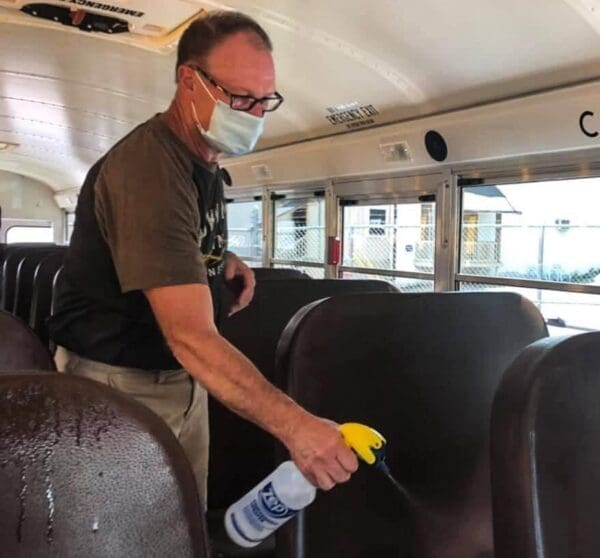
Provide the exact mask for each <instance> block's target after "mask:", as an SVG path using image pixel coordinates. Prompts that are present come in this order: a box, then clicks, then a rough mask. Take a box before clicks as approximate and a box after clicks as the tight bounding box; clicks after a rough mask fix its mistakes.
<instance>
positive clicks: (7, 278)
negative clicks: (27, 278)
mask: <svg viewBox="0 0 600 558" xmlns="http://www.w3.org/2000/svg"><path fill="white" fill-rule="evenodd" d="M55 247H56V245H55V244H29V245H27V244H9V245H7V246H6V247H5V248H4V261H3V263H2V276H1V277H0V308H1V309H2V310H6V311H8V312H12V311H13V310H14V304H15V293H16V288H17V276H18V271H19V267H20V265H21V262H22V261H23V259H25V257H27V256H33V255H35V254H40V253H48V252H50V251H51V250H52V249H53V248H55Z"/></svg>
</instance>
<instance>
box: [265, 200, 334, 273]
mask: <svg viewBox="0 0 600 558" xmlns="http://www.w3.org/2000/svg"><path fill="white" fill-rule="evenodd" d="M273 211H274V224H275V227H274V230H275V235H274V238H273V264H274V267H290V268H294V269H299V270H300V271H303V272H305V273H307V274H308V275H310V276H311V277H313V278H315V279H322V278H323V277H324V276H325V267H324V263H325V200H324V199H323V198H291V199H287V198H285V199H282V200H276V201H275V202H274V204H273Z"/></svg>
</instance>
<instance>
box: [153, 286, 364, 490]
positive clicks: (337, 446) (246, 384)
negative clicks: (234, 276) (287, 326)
mask: <svg viewBox="0 0 600 558" xmlns="http://www.w3.org/2000/svg"><path fill="white" fill-rule="evenodd" d="M144 292H145V294H146V296H147V298H148V300H149V302H150V305H151V306H152V310H153V312H154V315H155V316H156V319H157V321H158V323H159V325H160V327H161V329H162V332H163V334H164V336H165V338H166V340H167V342H168V344H169V346H170V347H171V350H172V351H173V354H174V355H175V357H176V358H177V360H178V361H179V362H180V363H181V365H182V366H183V367H184V368H185V369H186V370H187V371H188V372H189V373H190V374H191V375H192V376H194V377H195V378H196V379H197V380H198V381H199V382H200V383H201V384H202V385H203V386H204V387H205V388H206V389H207V390H208V392H209V393H210V394H211V395H213V396H214V397H216V398H217V399H219V400H220V401H221V402H222V403H223V404H225V405H226V406H227V407H229V408H230V409H231V410H232V411H234V412H236V413H237V414H239V415H240V416H242V417H244V418H246V419H248V420H251V421H252V422H254V423H256V424H257V425H258V426H260V427H261V428H263V429H264V430H266V431H267V432H269V433H270V434H272V435H273V436H275V437H276V438H278V439H279V440H280V441H281V442H282V443H283V444H284V445H285V446H286V447H287V448H288V450H289V451H290V454H291V456H292V459H293V460H294V461H295V463H296V465H298V467H299V469H300V470H301V471H302V473H303V474H304V475H305V476H306V478H307V479H308V480H310V482H312V483H313V484H314V485H315V486H318V487H319V488H321V489H323V490H329V489H331V488H333V486H334V485H335V484H336V483H340V482H345V481H347V480H348V479H349V478H350V474H351V473H352V472H354V471H355V470H356V469H357V467H358V462H357V459H356V456H355V455H354V453H353V452H352V451H351V450H350V449H348V447H347V446H346V445H345V443H344V442H343V440H342V437H341V435H340V432H339V430H338V429H337V427H336V425H334V424H333V423H331V422H329V421H327V420H324V419H321V418H319V417H316V416H314V415H312V414H310V413H309V412H307V411H306V410H304V409H303V408H302V407H300V406H299V405H298V404H297V403H295V402H294V401H293V400H292V399H290V398H289V397H287V396H286V395H285V394H284V393H282V392H281V391H280V390H278V389H277V388H276V387H275V386H273V385H272V384H270V383H269V382H268V381H267V380H266V379H265V378H264V377H263V376H262V375H261V373H260V372H259V371H258V370H257V369H256V368H255V367H254V365H253V364H252V363H251V362H250V361H249V360H248V359H247V358H246V357H245V356H244V355H243V354H242V353H240V352H239V351H238V350H237V349H236V348H235V347H233V346H232V345H231V344H230V343H229V342H228V341H227V340H225V339H224V338H223V337H221V335H220V334H219V333H218V331H217V329H216V328H215V325H214V323H213V317H212V313H213V310H212V301H211V297H210V291H209V289H208V287H207V286H205V285H200V284H189V285H177V286H170V287H160V288H156V289H150V290H146V291H144Z"/></svg>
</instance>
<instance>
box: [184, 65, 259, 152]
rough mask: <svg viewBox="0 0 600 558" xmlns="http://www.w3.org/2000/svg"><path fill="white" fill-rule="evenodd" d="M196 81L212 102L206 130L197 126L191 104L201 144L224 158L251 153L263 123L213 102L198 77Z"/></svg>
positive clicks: (251, 116)
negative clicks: (223, 155)
mask: <svg viewBox="0 0 600 558" xmlns="http://www.w3.org/2000/svg"><path fill="white" fill-rule="evenodd" d="M197 77H198V81H200V83H201V84H202V87H204V89H205V90H206V92H207V93H208V95H209V96H210V98H211V99H212V100H213V101H215V106H214V109H213V113H212V116H211V117H210V122H209V124H208V129H207V130H205V129H204V127H203V126H202V124H201V123H200V120H199V119H198V114H197V113H196V106H195V105H194V103H193V102H192V111H193V113H194V118H195V119H196V127H197V128H198V131H199V132H200V135H201V136H202V138H203V139H204V141H205V142H206V143H207V144H208V145H210V146H211V147H212V148H213V149H216V150H217V151H219V152H221V153H225V154H227V155H244V154H245V153H250V152H251V151H252V150H253V149H254V148H255V147H256V142H257V141H258V140H259V138H260V136H261V135H262V133H263V129H264V126H265V119H264V118H261V117H258V116H254V115H253V114H250V113H249V112H246V111H241V110H233V109H232V108H231V107H230V106H228V105H226V104H225V103H224V102H223V101H220V100H217V99H215V98H214V97H213V96H212V95H211V93H210V91H209V90H208V88H207V87H206V85H204V82H203V81H202V80H201V79H200V77H199V76H197Z"/></svg>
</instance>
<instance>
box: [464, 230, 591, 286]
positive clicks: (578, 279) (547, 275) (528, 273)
mask: <svg viewBox="0 0 600 558" xmlns="http://www.w3.org/2000/svg"><path fill="white" fill-rule="evenodd" d="M598 245H600V226H594V225H587V226H584V225H568V226H561V225H538V226H534V225H526V226H517V225H502V224H497V225H494V224H479V225H470V224H463V226H462V234H461V255H460V272H461V273H462V274H470V275H483V276H494V277H509V278H512V279H533V280H540V281H557V282H561V283H582V284H598V283H599V282H600V281H599V280H600V253H599V252H598V250H597V249H596V247H597V246H598Z"/></svg>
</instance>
